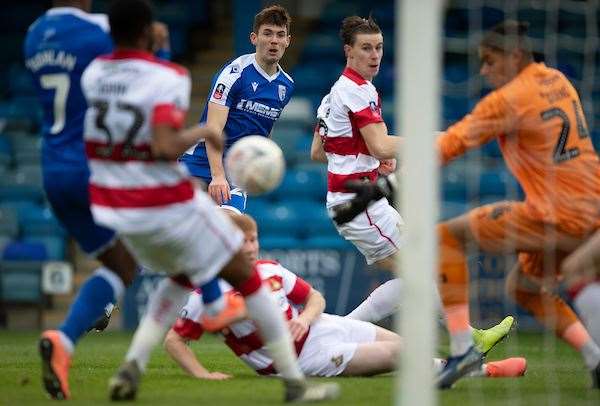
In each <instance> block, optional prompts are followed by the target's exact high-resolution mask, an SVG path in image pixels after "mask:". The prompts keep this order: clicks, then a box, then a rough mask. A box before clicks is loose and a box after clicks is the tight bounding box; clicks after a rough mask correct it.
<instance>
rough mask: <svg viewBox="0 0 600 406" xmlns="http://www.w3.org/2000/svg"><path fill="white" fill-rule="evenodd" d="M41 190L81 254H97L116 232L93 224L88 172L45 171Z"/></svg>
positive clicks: (112, 238) (111, 239) (113, 237)
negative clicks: (83, 252) (79, 248)
mask: <svg viewBox="0 0 600 406" xmlns="http://www.w3.org/2000/svg"><path fill="white" fill-rule="evenodd" d="M43 176H44V189H45V191H46V196H47V197H48V201H49V202H50V206H52V210H53V211H54V215H55V216H56V218H57V219H58V220H59V221H60V222H61V223H62V225H63V226H64V227H65V229H66V230H67V232H68V233H69V234H70V235H71V236H72V237H73V238H75V240H76V241H77V243H79V246H80V247H81V249H82V250H83V251H85V252H86V253H88V254H91V255H94V254H97V253H100V252H101V251H102V250H103V249H104V248H105V247H107V246H108V245H109V244H110V243H111V242H112V241H113V240H114V239H115V232H114V231H113V230H111V229H108V228H106V227H102V226H100V225H98V224H96V223H94V218H93V216H92V212H91V211H90V195H89V176H90V173H89V171H88V170H70V171H48V172H46V171H44V173H43Z"/></svg>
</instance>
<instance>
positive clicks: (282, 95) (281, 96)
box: [279, 85, 285, 101]
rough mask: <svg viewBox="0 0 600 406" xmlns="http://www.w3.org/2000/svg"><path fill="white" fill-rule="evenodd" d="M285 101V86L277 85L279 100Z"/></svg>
mask: <svg viewBox="0 0 600 406" xmlns="http://www.w3.org/2000/svg"><path fill="white" fill-rule="evenodd" d="M283 99H285V86H283V85H279V100H281V101H283Z"/></svg>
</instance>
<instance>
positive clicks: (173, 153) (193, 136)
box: [151, 124, 223, 160]
mask: <svg viewBox="0 0 600 406" xmlns="http://www.w3.org/2000/svg"><path fill="white" fill-rule="evenodd" d="M201 139H204V140H205V142H206V145H214V146H216V148H222V145H223V140H222V139H221V137H220V136H214V135H213V134H212V133H211V132H209V131H207V130H206V128H204V127H200V126H194V127H190V128H188V129H186V130H183V131H181V130H177V129H175V128H173V127H172V126H171V125H168V124H158V125H155V126H154V128H153V129H152V142H151V148H152V154H153V155H154V156H156V157H159V158H162V159H167V160H176V159H177V158H178V157H179V156H180V155H181V154H183V153H184V152H185V151H187V150H188V148H190V147H191V146H192V145H195V144H197V143H198V141H200V140H201Z"/></svg>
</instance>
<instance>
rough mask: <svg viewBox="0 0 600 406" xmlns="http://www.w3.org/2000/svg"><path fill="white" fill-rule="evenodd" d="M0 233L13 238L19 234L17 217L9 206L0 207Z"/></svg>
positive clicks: (15, 212)
mask: <svg viewBox="0 0 600 406" xmlns="http://www.w3.org/2000/svg"><path fill="white" fill-rule="evenodd" d="M0 235H1V236H4V237H7V238H10V239H13V238H16V237H17V236H18V235H19V217H18V214H17V211H16V210H15V209H12V208H10V207H0Z"/></svg>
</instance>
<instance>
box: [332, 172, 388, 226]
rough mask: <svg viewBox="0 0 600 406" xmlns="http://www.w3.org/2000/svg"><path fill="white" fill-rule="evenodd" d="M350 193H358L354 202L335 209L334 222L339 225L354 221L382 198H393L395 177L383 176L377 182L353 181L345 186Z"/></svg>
mask: <svg viewBox="0 0 600 406" xmlns="http://www.w3.org/2000/svg"><path fill="white" fill-rule="evenodd" d="M344 186H345V187H346V189H348V190H349V191H351V192H353V193H356V196H354V197H353V198H352V200H350V201H348V202H346V203H343V204H340V205H338V206H335V207H334V208H333V211H334V216H333V221H335V222H336V224H337V225H342V224H345V223H347V222H349V221H352V220H354V218H355V217H356V216H358V215H359V214H360V213H362V212H363V211H365V210H366V209H367V207H368V206H369V204H371V203H372V202H376V201H377V200H379V199H381V198H382V197H387V198H393V196H394V187H395V177H393V176H392V175H390V176H381V177H379V178H378V179H377V180H376V181H375V182H373V183H371V182H363V181H358V180H351V181H348V182H346V184H345V185H344Z"/></svg>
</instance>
